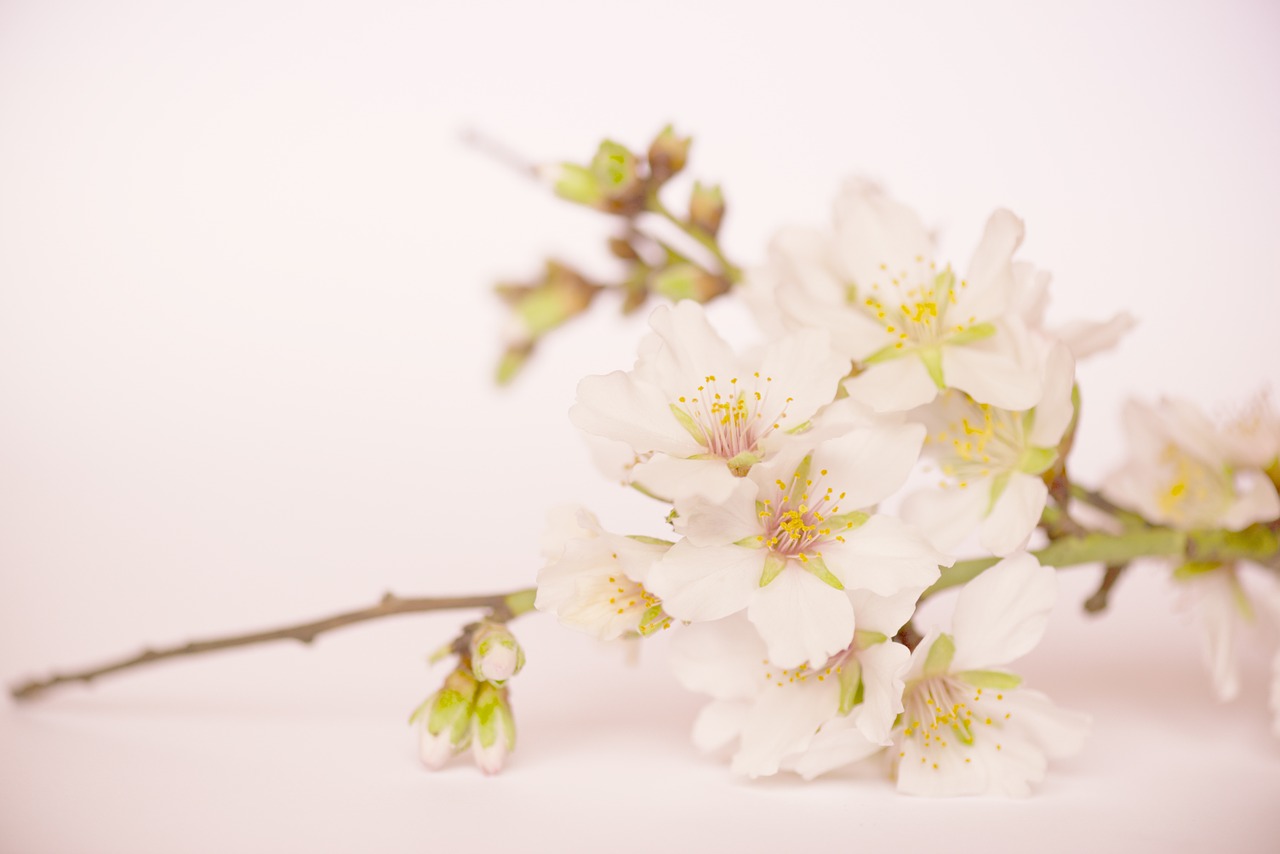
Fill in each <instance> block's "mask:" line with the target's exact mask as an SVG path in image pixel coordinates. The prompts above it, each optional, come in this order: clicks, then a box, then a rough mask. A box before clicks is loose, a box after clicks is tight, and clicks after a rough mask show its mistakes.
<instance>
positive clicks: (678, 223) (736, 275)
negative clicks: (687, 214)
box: [646, 192, 742, 284]
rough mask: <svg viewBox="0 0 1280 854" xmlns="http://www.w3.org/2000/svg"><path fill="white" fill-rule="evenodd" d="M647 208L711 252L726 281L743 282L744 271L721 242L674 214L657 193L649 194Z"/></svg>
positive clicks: (731, 282)
mask: <svg viewBox="0 0 1280 854" xmlns="http://www.w3.org/2000/svg"><path fill="white" fill-rule="evenodd" d="M646 207H647V208H648V209H649V210H650V211H651V212H653V213H655V214H657V215H658V216H660V217H662V218H663V219H665V220H666V221H667V222H669V223H671V224H672V225H674V226H675V227H676V228H678V229H680V230H681V231H683V232H684V233H685V234H686V235H688V236H689V238H690V239H691V240H693V241H695V242H696V243H698V244H699V245H701V246H702V247H703V248H704V249H706V250H707V251H708V252H710V253H711V255H712V256H713V257H714V258H715V259H716V261H717V262H718V263H719V264H720V269H721V271H722V272H723V274H724V277H725V279H727V280H728V281H729V283H730V284H737V283H738V282H741V281H742V269H741V268H740V267H738V266H737V265H736V264H734V263H733V262H732V261H730V260H729V259H728V257H727V256H726V255H725V254H724V250H723V249H721V248H720V242H719V241H718V240H716V239H715V238H714V237H712V236H711V235H710V234H707V233H706V232H705V231H703V230H702V229H700V228H698V227H697V226H695V225H693V224H691V223H688V222H685V221H684V220H682V219H681V218H680V217H678V216H676V215H675V214H674V213H672V212H671V209H670V208H668V207H667V206H666V205H665V204H663V203H662V199H660V198H658V194H657V193H652V192H651V193H649V196H648V198H647V199H646Z"/></svg>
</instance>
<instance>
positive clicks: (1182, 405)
mask: <svg viewBox="0 0 1280 854" xmlns="http://www.w3.org/2000/svg"><path fill="white" fill-rule="evenodd" d="M1124 420H1125V427H1126V429H1127V432H1128V434H1129V444H1130V451H1131V455H1132V456H1131V458H1130V460H1129V462H1128V463H1127V464H1126V465H1125V466H1124V467H1123V468H1121V469H1120V471H1119V472H1117V473H1116V474H1114V475H1113V476H1112V477H1111V478H1109V479H1108V480H1107V483H1106V484H1105V486H1104V487H1103V494H1104V495H1105V496H1106V497H1107V498H1109V499H1110V500H1111V501H1113V502H1115V503H1116V504H1118V505H1120V506H1121V507H1125V508H1129V509H1133V510H1136V511H1137V512H1139V513H1141V514H1142V515H1143V516H1144V517H1146V518H1147V519H1149V520H1151V521H1152V522H1156V523H1159V524H1162V525H1169V526H1170V527H1173V528H1178V529H1181V530H1186V531H1192V530H1196V529H1215V528H1222V529H1226V530H1229V531H1237V530H1241V529H1243V528H1246V527H1248V526H1249V525H1251V524H1253V523H1255V522H1271V521H1274V520H1275V519H1276V518H1277V517H1280V496H1278V495H1277V493H1276V487H1275V484H1273V483H1272V482H1271V480H1270V479H1269V478H1268V477H1267V475H1266V474H1265V473H1264V472H1263V471H1262V470H1261V466H1264V465H1267V464H1268V462H1269V458H1270V457H1271V456H1272V448H1273V447H1274V444H1273V441H1274V437H1272V436H1270V435H1269V434H1268V432H1267V431H1266V430H1265V429H1256V430H1250V429H1249V428H1242V427H1241V426H1240V425H1239V424H1236V425H1231V426H1229V427H1227V428H1219V427H1218V426H1216V425H1215V424H1214V423H1213V422H1212V421H1210V420H1209V419H1208V418H1207V417H1205V415H1204V414H1203V413H1201V412H1200V411H1199V410H1198V409H1197V408H1196V407H1195V406H1194V405H1193V404H1191V403H1189V402H1187V401H1182V400H1162V401H1161V402H1160V403H1158V404H1156V405H1155V406H1147V405H1145V404H1141V403H1138V402H1136V401H1134V402H1130V403H1129V404H1128V405H1127V406H1126V408H1125V412H1124ZM1259 424H1265V421H1264V420H1263V419H1262V418H1260V419H1259ZM1251 438H1252V439H1255V441H1250V439H1251ZM1244 572H1245V564H1242V563H1241V564H1237V563H1227V564H1218V563H1207V562H1198V561H1191V562H1188V563H1185V564H1183V565H1182V566H1180V567H1178V568H1177V569H1176V570H1175V571H1174V574H1173V575H1174V579H1175V582H1176V583H1177V585H1178V587H1179V592H1180V594H1181V596H1180V598H1181V602H1182V606H1183V608H1184V609H1185V610H1187V611H1188V612H1190V614H1191V616H1192V619H1193V622H1194V624H1195V625H1196V627H1197V629H1198V631H1199V633H1200V636H1201V649H1202V650H1203V654H1204V660H1205V664H1206V666H1207V667H1208V669H1209V674H1210V678H1211V680H1212V683H1213V688H1214V693H1215V695H1216V696H1217V697H1218V699H1219V700H1230V699H1233V698H1234V697H1235V696H1236V695H1237V694H1238V693H1239V690H1240V671H1239V662H1238V659H1237V653H1236V647H1237V645H1238V636H1239V633H1240V630H1241V629H1242V628H1243V627H1244V626H1245V625H1248V624H1251V623H1252V622H1253V621H1254V619H1255V612H1254V605H1253V603H1254V601H1255V599H1256V598H1257V597H1255V596H1252V595H1250V593H1249V590H1248V589H1247V588H1246V587H1245V586H1244V585H1242V584H1241V577H1242V575H1243V574H1244ZM1256 582H1257V584H1258V585H1261V586H1262V587H1261V589H1262V591H1263V592H1262V595H1261V599H1262V601H1273V600H1274V599H1275V598H1276V594H1275V592H1274V588H1275V584H1274V582H1273V581H1272V579H1271V578H1270V576H1269V573H1256Z"/></svg>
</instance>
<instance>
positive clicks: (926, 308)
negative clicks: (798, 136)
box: [748, 182, 1040, 412]
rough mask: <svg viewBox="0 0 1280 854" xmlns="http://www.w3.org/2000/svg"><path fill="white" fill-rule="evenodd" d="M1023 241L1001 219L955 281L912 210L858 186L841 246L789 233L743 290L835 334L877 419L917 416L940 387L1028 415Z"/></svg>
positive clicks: (845, 197)
mask: <svg viewBox="0 0 1280 854" xmlns="http://www.w3.org/2000/svg"><path fill="white" fill-rule="evenodd" d="M1022 236H1023V226H1022V221H1021V220H1019V219H1018V218H1017V217H1016V216H1014V215H1013V214H1012V213H1010V212H1009V211H1006V210H998V211H996V212H995V213H994V214H992V216H991V218H990V220H988V222H987V227H986V230H985V232H984V234H983V236H982V240H981V242H980V243H979V245H978V248H977V250H976V251H975V252H974V255H973V259H972V260H971V262H970V264H969V268H968V272H967V273H966V274H965V275H963V276H957V275H956V274H955V273H954V272H953V271H952V269H951V267H950V266H947V265H945V264H944V265H942V266H939V263H938V261H937V260H936V259H935V257H934V246H933V240H932V239H931V238H930V236H929V234H928V232H926V230H925V228H924V225H923V224H922V223H921V222H920V219H919V218H918V217H917V216H916V214H915V213H914V212H913V211H911V210H910V209H909V208H907V207H905V206H903V205H901V204H899V203H898V202H896V201H894V200H893V199H890V198H889V197H888V196H886V195H885V194H884V193H883V192H882V191H881V190H880V189H879V188H877V187H875V186H873V185H870V184H867V183H863V182H852V183H850V184H849V185H848V186H847V187H846V188H845V190H844V192H843V193H842V194H841V195H840V197H839V198H838V199H837V201H836V208H835V233H834V235H830V236H829V235H826V234H823V233H819V232H813V231H809V230H791V231H786V232H783V233H782V234H780V235H779V236H778V237H777V238H776V239H775V241H774V243H773V245H772V247H771V251H770V260H769V264H768V265H767V266H766V267H765V268H764V269H763V270H760V271H756V272H754V273H753V274H752V277H751V279H750V281H749V283H748V290H750V289H751V288H756V289H763V290H768V289H770V288H772V289H773V291H774V294H775V299H776V301H777V304H778V306H779V308H780V309H781V311H782V313H783V314H784V315H785V316H786V317H787V318H788V319H789V321H790V322H791V324H792V325H800V326H804V327H811V328H821V329H828V330H830V332H831V335H832V341H833V343H834V345H835V346H836V348H837V349H839V350H840V351H841V352H842V353H844V354H845V355H847V356H849V357H850V358H852V359H853V360H854V361H856V362H858V363H859V364H860V365H861V366H862V368H863V371H862V373H860V374H859V375H858V376H856V377H854V378H853V379H851V380H849V381H848V382H847V383H846V388H847V389H848V390H849V392H850V394H853V395H854V396H855V397H860V398H861V399H863V400H864V401H866V402H867V403H868V404H869V405H870V406H872V407H873V408H874V409H876V410H877V411H880V412H888V411H903V410H907V409H912V408H914V407H917V406H921V405H923V404H925V403H928V402H929V401H931V400H933V398H934V397H935V396H936V395H937V393H938V391H939V390H940V389H943V388H957V389H960V390H961V391H964V392H967V393H968V394H969V395H970V396H972V397H973V398H974V399H975V400H978V401H980V402H982V403H990V404H993V405H995V406H1000V407H1003V408H1006V409H1026V408H1028V407H1030V406H1032V405H1033V404H1034V403H1035V402H1036V400H1037V399H1038V398H1039V397H1040V381H1039V376H1038V373H1037V371H1036V368H1035V366H1034V365H1031V364H1028V363H1027V361H1026V360H1025V358H1024V355H1025V354H1024V352H1023V351H1024V350H1025V347H1026V337H1027V333H1026V330H1025V328H1024V326H1023V323H1022V320H1021V319H1020V318H1019V317H1018V316H1017V313H1016V312H1015V311H1014V310H1013V300H1014V299H1015V297H1016V295H1017V294H1016V285H1015V281H1014V273H1013V260H1012V259H1013V253H1014V251H1015V250H1016V249H1017V248H1018V245H1019V244H1020V243H1021V242H1022ZM758 303H759V300H758V299H757V304H758Z"/></svg>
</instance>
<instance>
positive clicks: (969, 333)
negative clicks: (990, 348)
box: [947, 323, 996, 344]
mask: <svg viewBox="0 0 1280 854" xmlns="http://www.w3.org/2000/svg"><path fill="white" fill-rule="evenodd" d="M995 334H996V327H995V324H992V323H975V324H973V326H970V327H969V328H968V329H965V330H962V331H960V332H957V333H955V334H954V335H950V336H948V337H947V343H948V344H972V343H973V342H974V341H982V340H983V339H985V338H990V337H991V336H992V335H995Z"/></svg>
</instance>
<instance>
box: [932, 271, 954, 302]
mask: <svg viewBox="0 0 1280 854" xmlns="http://www.w3.org/2000/svg"><path fill="white" fill-rule="evenodd" d="M955 283H956V274H955V271H953V270H952V269H951V265H950V264H948V265H947V266H946V267H945V268H943V270H942V272H941V273H939V274H938V275H936V276H934V277H933V301H934V302H935V303H937V304H938V305H946V304H947V303H948V302H950V297H951V289H952V288H953V287H954V286H955Z"/></svg>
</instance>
